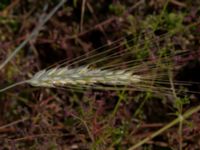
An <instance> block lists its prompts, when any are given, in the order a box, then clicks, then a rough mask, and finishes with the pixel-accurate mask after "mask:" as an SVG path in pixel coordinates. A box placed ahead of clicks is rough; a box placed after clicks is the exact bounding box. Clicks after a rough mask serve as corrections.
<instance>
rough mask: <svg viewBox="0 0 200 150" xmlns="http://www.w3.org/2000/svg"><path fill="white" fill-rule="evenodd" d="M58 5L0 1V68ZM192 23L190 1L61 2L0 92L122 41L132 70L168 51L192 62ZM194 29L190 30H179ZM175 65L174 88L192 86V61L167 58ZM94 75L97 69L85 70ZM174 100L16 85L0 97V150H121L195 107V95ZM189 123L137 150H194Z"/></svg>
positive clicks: (195, 135)
mask: <svg viewBox="0 0 200 150" xmlns="http://www.w3.org/2000/svg"><path fill="white" fill-rule="evenodd" d="M58 3H59V0H1V1H0V60H1V62H3V61H4V60H5V59H6V58H7V57H8V56H9V55H10V54H11V53H12V52H13V50H14V49H15V48H16V47H17V46H18V45H19V44H20V43H22V42H23V41H24V40H25V39H26V38H27V37H28V36H29V35H30V33H31V32H32V31H33V29H34V28H35V27H37V25H38V24H39V23H40V22H41V21H42V20H43V19H44V18H43V17H45V15H47V14H48V13H50V12H51V10H52V9H53V8H54V7H55V6H56V5H57V4H58ZM199 20H200V1H199V0H192V1H191V0H182V1H180V0H99V1H94V0H68V1H67V2H66V3H65V4H64V5H63V6H62V7H61V8H60V9H59V10H58V11H57V12H56V13H55V15H54V16H53V17H52V18H51V19H50V20H49V21H48V22H47V23H46V24H45V25H44V26H43V27H42V29H41V31H40V32H39V33H38V34H37V35H35V36H34V38H32V40H30V41H29V42H28V44H27V45H26V46H25V47H24V48H23V49H21V50H20V52H19V53H18V54H17V55H16V56H15V57H14V59H12V60H11V61H10V62H9V63H8V64H7V65H6V66H5V67H4V68H3V69H1V70H0V78H1V80H0V87H1V88H3V87H6V86H7V85H10V84H12V83H15V82H19V81H23V80H26V79H28V78H30V77H31V76H32V75H33V74H34V73H35V72H37V71H39V70H41V69H44V68H46V67H48V66H50V65H52V64H55V63H58V62H59V61H61V60H63V59H66V60H73V59H74V58H76V57H78V56H81V55H83V54H87V53H88V52H90V51H91V50H93V49H97V48H99V47H102V46H105V45H106V47H104V48H102V49H98V50H97V51H96V53H100V52H102V51H104V50H106V49H108V48H111V47H112V43H113V42H114V41H116V40H118V39H121V38H123V39H124V40H123V41H127V44H126V45H125V46H126V47H133V45H134V50H133V52H132V54H133V55H134V58H135V59H138V60H143V59H146V58H151V59H153V58H154V57H155V59H156V60H157V59H158V57H156V56H157V55H159V56H160V55H162V56H164V55H166V54H168V53H169V49H170V50H174V51H176V50H177V51H178V50H189V51H190V50H191V51H195V52H199V51H200V47H199V45H200V26H199V24H197V23H198V21H199ZM195 23H196V24H197V25H196V26H193V27H191V28H189V29H188V30H185V28H187V26H189V25H191V24H195ZM149 33H151V34H149ZM166 34H167V36H165V37H164V39H162V40H161V41H159V39H160V38H161V36H163V35H166ZM130 40H131V42H128V41H130ZM141 43H143V44H142V45H141ZM118 44H120V42H118ZM122 48H124V47H119V48H118V49H117V50H120V49H122ZM154 55H155V56H154ZM90 61H91V62H92V61H93V60H90ZM86 63H88V62H86ZM112 63H114V62H112V60H111V64H112ZM175 64H181V65H177V66H178V68H177V71H176V74H175V79H177V80H185V81H192V82H194V83H198V82H200V78H199V76H200V71H199V70H200V64H199V58H198V55H196V53H195V54H194V53H191V54H190V55H187V56H184V57H177V58H176V62H175ZM66 65H67V64H66ZM75 65H77V66H78V65H82V64H78V63H77V64H75ZM98 65H100V66H102V65H103V64H94V67H98ZM177 88H181V87H177ZM183 90H185V89H180V91H181V92H180V94H179V95H180V97H179V98H177V99H174V98H173V96H165V95H162V93H161V94H154V93H152V92H151V91H148V90H147V91H146V92H138V91H128V92H127V91H108V90H106V91H102V90H92V89H87V90H84V91H81V92H77V91H74V90H73V89H70V87H68V88H65V89H60V88H57V89H48V88H33V87H31V86H29V85H20V86H17V87H15V88H13V89H10V90H8V91H6V92H4V93H0V149H20V150H21V149H41V150H43V149H44V150H47V149H49V150H54V149H55V150H56V149H63V150H68V149H69V150H71V149H100V150H104V149H110V150H112V149H119V150H120V149H124V150H126V149H128V148H129V147H131V146H132V145H134V144H136V143H137V142H139V141H140V140H141V139H143V138H145V137H147V136H149V135H151V134H152V133H153V132H155V131H156V130H158V129H160V128H161V127H163V126H165V125H166V124H167V123H169V122H170V121H171V120H173V119H174V118H176V117H177V116H178V115H180V114H182V113H183V112H184V111H185V110H187V109H189V108H190V107H192V106H195V105H197V104H199V99H198V98H199V94H198V93H196V94H191V93H189V94H186V93H184V92H183V93H182V91H183ZM187 90H190V91H196V92H198V91H199V92H200V86H199V84H194V85H191V86H189V87H188V89H187ZM199 123H200V114H199V113H195V114H193V115H192V116H191V117H190V119H189V121H187V122H186V123H185V124H184V125H183V127H182V130H181V133H180V132H179V131H178V130H179V129H180V126H178V125H177V126H174V127H173V128H170V129H168V130H167V131H166V132H164V133H162V134H160V135H159V136H157V137H156V138H154V139H151V140H150V141H148V142H147V143H146V144H144V145H143V146H141V147H140V148H138V149H144V150H161V149H162V150H164V149H165V150H174V149H180V147H182V149H190V150H197V149H199V147H200V137H199V134H200V126H199V125H198V124H199ZM180 145H181V146H180Z"/></svg>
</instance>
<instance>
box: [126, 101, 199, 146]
mask: <svg viewBox="0 0 200 150" xmlns="http://www.w3.org/2000/svg"><path fill="white" fill-rule="evenodd" d="M198 111H200V105H198V106H196V107H193V108H191V109H190V110H188V111H187V112H185V113H184V114H183V115H182V116H181V115H180V116H179V117H177V118H176V119H174V120H173V121H172V122H170V123H169V124H167V125H166V126H164V127H163V128H161V129H160V130H158V131H156V132H155V133H153V134H152V135H150V136H148V137H146V138H144V139H143V140H142V141H140V142H138V143H137V144H135V145H133V146H132V147H130V148H129V149H128V150H134V149H136V148H138V147H140V146H141V145H143V144H145V143H146V142H148V141H149V140H151V139H153V138H154V137H156V136H158V135H160V134H161V133H163V132H164V131H165V130H167V129H169V128H171V127H172V126H174V125H176V124H177V123H179V122H183V120H184V119H186V118H188V117H190V116H191V115H192V114H193V113H195V112H198Z"/></svg>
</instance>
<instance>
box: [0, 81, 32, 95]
mask: <svg viewBox="0 0 200 150" xmlns="http://www.w3.org/2000/svg"><path fill="white" fill-rule="evenodd" d="M28 81H29V80H25V81H21V82H17V83H14V84H12V85H9V86H7V87H5V88H3V89H1V90H0V93H1V92H4V91H6V90H8V89H10V88H13V87H15V86H18V85H21V84H24V83H28Z"/></svg>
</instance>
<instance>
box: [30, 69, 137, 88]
mask: <svg viewBox="0 0 200 150" xmlns="http://www.w3.org/2000/svg"><path fill="white" fill-rule="evenodd" d="M140 80H141V79H140V76H139V75H133V72H131V71H124V70H115V71H110V70H101V69H91V68H89V67H88V66H81V67H78V68H72V69H69V68H68V67H62V68H53V69H50V70H41V71H39V72H38V73H36V74H35V75H34V76H33V77H32V79H30V80H28V83H29V84H31V85H32V86H43V87H56V86H64V85H68V84H71V85H94V84H98V83H100V84H101V83H102V84H109V85H129V84H132V83H133V84H134V83H138V82H140Z"/></svg>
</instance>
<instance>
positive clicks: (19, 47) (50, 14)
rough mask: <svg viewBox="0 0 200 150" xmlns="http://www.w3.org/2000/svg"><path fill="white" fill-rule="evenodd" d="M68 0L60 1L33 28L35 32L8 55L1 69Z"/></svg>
mask: <svg viewBox="0 0 200 150" xmlns="http://www.w3.org/2000/svg"><path fill="white" fill-rule="evenodd" d="M65 2H66V0H61V1H60V3H59V4H58V5H57V6H55V7H54V9H53V10H52V11H51V12H50V13H49V14H48V15H47V16H46V17H44V19H43V21H41V23H40V24H39V25H38V26H37V27H36V28H35V29H34V30H33V32H32V33H31V34H30V35H29V36H28V37H27V38H26V40H24V41H23V42H22V43H21V44H20V45H19V46H18V47H17V48H16V49H15V50H14V51H13V52H12V54H10V55H9V56H8V58H7V59H6V60H5V61H4V62H3V63H2V64H1V65H0V70H1V69H2V68H3V67H4V66H5V65H6V64H7V63H8V62H9V61H10V60H11V59H12V58H13V57H14V56H15V55H16V54H17V53H18V52H19V51H20V50H21V49H22V48H23V47H24V46H26V44H27V43H28V42H29V41H30V40H31V39H32V38H33V37H34V36H35V35H37V34H38V32H39V31H40V30H41V28H42V26H43V25H44V24H45V23H46V22H47V21H48V20H49V19H50V18H51V17H52V16H53V15H54V14H55V13H56V12H57V10H58V9H59V8H60V7H61V6H62V5H63V4H64V3H65Z"/></svg>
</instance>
